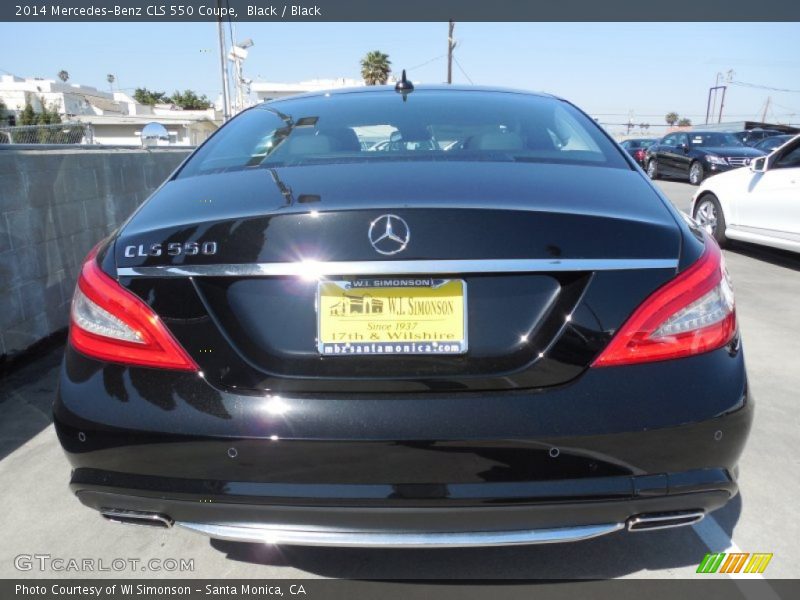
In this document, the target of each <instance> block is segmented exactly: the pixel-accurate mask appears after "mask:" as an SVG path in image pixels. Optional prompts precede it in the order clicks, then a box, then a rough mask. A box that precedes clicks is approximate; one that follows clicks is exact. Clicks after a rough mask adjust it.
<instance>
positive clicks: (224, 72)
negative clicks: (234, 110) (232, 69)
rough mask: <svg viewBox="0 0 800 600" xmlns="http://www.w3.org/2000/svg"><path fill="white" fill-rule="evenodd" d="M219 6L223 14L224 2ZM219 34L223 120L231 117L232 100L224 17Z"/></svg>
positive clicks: (219, 27)
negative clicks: (229, 90)
mask: <svg viewBox="0 0 800 600" xmlns="http://www.w3.org/2000/svg"><path fill="white" fill-rule="evenodd" d="M217 6H218V7H219V8H220V11H219V12H220V13H222V10H221V9H222V0H217ZM217 32H218V34H219V68H220V75H221V76H222V120H223V121H227V120H228V119H230V117H231V100H230V98H229V97H228V64H227V62H226V57H225V28H224V27H223V26H222V16H220V17H219V18H218V19H217Z"/></svg>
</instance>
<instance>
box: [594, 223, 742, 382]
mask: <svg viewBox="0 0 800 600" xmlns="http://www.w3.org/2000/svg"><path fill="white" fill-rule="evenodd" d="M734 335H736V310H735V307H734V301H733V288H732V287H731V283H730V279H729V278H728V274H727V272H726V270H725V264H724V261H723V259H722V253H721V252H720V249H719V246H718V245H717V243H716V242H715V241H713V240H712V239H710V238H708V237H706V247H705V251H704V252H703V255H702V256H701V257H700V258H699V259H698V260H697V261H696V262H695V263H694V264H692V265H691V266H690V267H689V268H688V269H686V270H685V271H684V272H683V273H680V274H679V275H678V276H677V277H676V278H675V279H673V280H672V281H670V282H669V283H667V284H665V285H664V286H662V287H661V288H659V289H658V290H656V291H655V292H654V293H653V294H652V295H651V296H650V297H649V298H647V300H645V301H644V302H643V303H642V304H641V305H640V306H639V308H637V309H636V311H635V312H634V313H633V315H632V316H631V317H630V318H629V319H628V320H627V321H626V322H625V324H624V325H623V326H622V327H621V328H620V329H619V331H617V333H616V334H615V335H614V337H613V338H612V339H611V342H610V343H609V344H608V346H607V347H606V349H605V350H604V351H603V352H602V353H601V354H600V356H599V357H597V359H596V360H595V361H594V363H593V364H592V366H593V367H610V366H615V365H629V364H635V363H643V362H651V361H656V360H668V359H672V358H681V357H685V356H692V355H694V354H701V353H703V352H708V351H710V350H715V349H717V348H721V347H722V346H724V345H725V344H727V343H728V342H730V341H731V339H732V338H733V336H734Z"/></svg>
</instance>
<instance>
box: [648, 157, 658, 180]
mask: <svg viewBox="0 0 800 600" xmlns="http://www.w3.org/2000/svg"><path fill="white" fill-rule="evenodd" d="M647 176H648V177H649V178H650V179H658V178H659V174H658V162H657V160H656V159H655V158H651V159H650V162H648V163H647Z"/></svg>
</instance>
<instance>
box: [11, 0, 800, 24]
mask: <svg viewBox="0 0 800 600" xmlns="http://www.w3.org/2000/svg"><path fill="white" fill-rule="evenodd" d="M219 18H224V19H226V20H227V19H230V20H232V21H275V22H280V21H318V22H325V21H446V20H448V19H454V20H456V21H538V22H543V21H544V22H547V21H606V22H609V21H800V2H792V1H788V0H758V1H757V2H756V1H754V0H670V1H669V2H642V1H641V0H297V1H295V2H283V1H280V0H278V1H276V0H205V1H204V0H41V1H40V0H31V1H28V2H25V1H21V0H3V2H0V20H2V21H11V22H13V21H50V22H58V21H64V22H69V21H73V22H92V21H97V22H101V21H139V22H158V21H161V22H164V21H176V22H180V21H214V20H217V19H219Z"/></svg>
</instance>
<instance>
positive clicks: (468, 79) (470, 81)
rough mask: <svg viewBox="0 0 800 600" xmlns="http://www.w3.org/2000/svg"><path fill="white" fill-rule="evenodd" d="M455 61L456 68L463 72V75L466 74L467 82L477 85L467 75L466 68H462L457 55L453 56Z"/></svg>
mask: <svg viewBox="0 0 800 600" xmlns="http://www.w3.org/2000/svg"><path fill="white" fill-rule="evenodd" d="M453 60H454V61H455V63H456V66H457V67H458V70H459V71H461V73H463V74H464V77H466V78H467V81H469V83H470V85H475V83H474V82H473V81H472V79H471V78H470V76H469V75H467V72H466V71H465V70H464V67H462V66H461V63H460V62H458V59H457V58H456V55H455V54H454V55H453Z"/></svg>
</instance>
